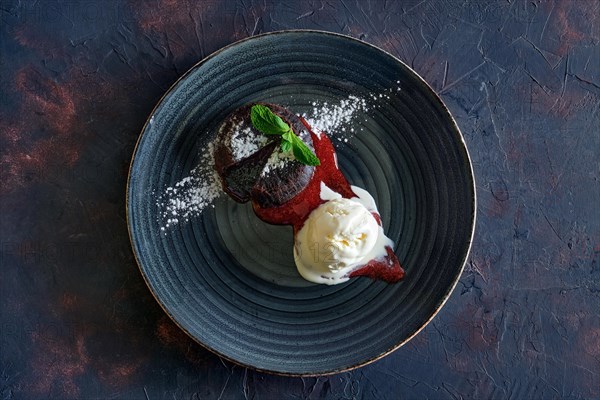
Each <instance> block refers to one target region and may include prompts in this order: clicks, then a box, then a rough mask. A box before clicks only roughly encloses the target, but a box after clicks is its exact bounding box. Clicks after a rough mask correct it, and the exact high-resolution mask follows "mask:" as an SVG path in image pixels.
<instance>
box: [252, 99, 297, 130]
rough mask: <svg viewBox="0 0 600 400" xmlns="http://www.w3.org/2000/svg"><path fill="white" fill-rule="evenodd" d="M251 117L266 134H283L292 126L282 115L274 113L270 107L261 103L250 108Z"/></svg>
mask: <svg viewBox="0 0 600 400" xmlns="http://www.w3.org/2000/svg"><path fill="white" fill-rule="evenodd" d="M250 119H251V120H252V125H254V127H255V128H256V129H258V130H259V131H261V132H262V133H264V134H265V135H282V134H284V133H286V132H288V131H291V128H290V126H289V125H288V124H286V123H285V122H284V121H283V120H282V119H281V117H279V116H278V115H276V114H275V113H273V111H271V109H269V107H266V106H263V105H261V104H255V105H253V106H252V109H251V110H250Z"/></svg>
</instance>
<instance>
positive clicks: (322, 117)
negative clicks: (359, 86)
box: [304, 96, 369, 135]
mask: <svg viewBox="0 0 600 400" xmlns="http://www.w3.org/2000/svg"><path fill="white" fill-rule="evenodd" d="M312 106H313V112H312V116H307V115H304V118H305V119H306V122H308V123H309V124H310V126H311V127H312V128H313V130H314V131H315V133H317V131H318V132H319V133H318V134H319V135H320V133H321V132H326V133H327V134H330V135H334V134H335V131H336V130H337V129H338V128H340V127H341V126H342V125H345V124H349V123H350V121H352V117H353V115H354V114H355V113H356V112H357V111H361V112H366V111H368V110H369V105H368V104H367V101H366V100H365V99H363V98H360V97H356V96H348V98H346V99H343V100H341V101H340V102H339V104H328V103H327V102H325V103H323V104H322V105H320V104H319V103H317V102H313V103H312Z"/></svg>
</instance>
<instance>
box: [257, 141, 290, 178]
mask: <svg viewBox="0 0 600 400" xmlns="http://www.w3.org/2000/svg"><path fill="white" fill-rule="evenodd" d="M295 159H296V158H295V157H294V153H293V152H292V151H285V152H284V151H281V148H279V149H278V150H276V151H274V152H273V153H271V156H270V157H269V159H268V160H267V163H266V164H265V167H264V168H263V170H262V172H261V173H260V175H261V176H265V175H267V174H268V173H269V172H271V171H273V170H276V169H281V168H283V167H285V166H286V165H287V163H289V162H290V161H292V160H295Z"/></svg>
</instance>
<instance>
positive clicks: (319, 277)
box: [294, 198, 380, 284]
mask: <svg viewBox="0 0 600 400" xmlns="http://www.w3.org/2000/svg"><path fill="white" fill-rule="evenodd" d="M379 228H380V227H379V225H378V224H377V221H376V220H375V218H374V217H373V215H372V214H371V212H370V211H369V210H368V209H367V208H366V207H365V206H364V205H363V204H361V203H359V202H357V201H354V200H350V199H345V198H337V199H333V200H330V201H327V202H325V203H323V204H321V205H320V206H319V207H317V208H316V209H315V210H313V211H312V212H311V213H310V215H309V217H308V219H307V220H306V221H305V223H304V226H303V227H302V228H301V229H300V231H299V232H298V234H297V237H296V245H295V247H294V258H295V261H296V266H297V267H298V271H299V272H300V274H301V275H302V277H304V279H306V280H309V281H311V282H315V283H329V284H331V283H334V282H332V281H336V280H337V281H344V280H346V279H347V273H348V272H349V271H351V270H352V267H354V266H356V265H357V264H358V263H359V262H361V261H362V260H363V259H364V257H365V256H366V255H367V254H368V253H369V252H370V251H371V249H373V247H374V246H375V243H376V242H377V238H378V235H379Z"/></svg>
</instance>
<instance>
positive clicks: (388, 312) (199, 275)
mask: <svg viewBox="0 0 600 400" xmlns="http://www.w3.org/2000/svg"><path fill="white" fill-rule="evenodd" d="M397 82H400V83H397ZM398 87H400V88H401V90H397V89H398ZM378 93H386V94H388V95H389V99H385V101H383V100H380V101H378V107H377V108H375V109H371V110H370V111H368V112H366V113H364V114H359V115H355V118H354V121H355V122H356V125H355V128H356V129H355V130H359V129H360V128H362V129H363V130H362V131H361V132H358V133H357V134H356V135H355V136H354V137H353V138H351V139H350V141H349V142H348V143H343V142H342V143H340V144H339V146H338V149H337V151H338V159H339V164H340V168H341V169H342V171H343V172H344V173H345V174H346V176H347V178H348V179H349V180H350V182H351V183H352V184H354V185H357V186H361V187H363V188H365V189H367V190H368V191H369V192H370V193H371V194H372V195H373V196H374V197H375V199H376V201H377V203H378V207H379V211H380V213H381V215H382V217H383V223H384V227H385V230H386V232H387V234H388V236H389V237H390V238H391V239H392V240H394V241H395V243H396V249H395V251H396V254H397V255H398V258H399V259H400V261H401V263H402V264H403V266H404V267H405V269H406V278H405V280H404V281H403V282H402V283H399V284H394V285H387V284H385V283H382V282H374V281H371V280H369V279H366V278H358V279H352V280H351V281H350V282H348V283H346V284H342V285H338V286H331V287H330V286H324V285H312V284H309V283H307V282H305V281H303V280H302V279H301V278H300V277H299V275H298V274H297V272H296V269H295V266H294V261H293V256H292V230H291V228H290V227H281V226H271V225H268V224H265V223H263V222H261V221H260V220H258V218H257V217H256V216H255V215H254V214H253V212H252V210H251V207H250V206H249V205H239V204H236V203H235V202H233V201H231V200H229V199H228V198H226V197H224V198H222V199H219V200H218V201H217V202H216V203H215V207H214V208H210V207H209V208H207V209H206V210H205V211H204V213H203V214H202V215H201V216H200V217H198V218H194V219H192V220H191V221H190V222H189V223H185V224H179V225H177V226H175V227H172V228H170V229H168V230H167V233H166V234H165V233H164V232H161V231H160V222H159V221H160V219H159V218H158V216H159V213H160V212H161V208H160V207H159V206H158V205H157V204H156V199H155V195H156V193H160V192H161V191H163V190H164V188H166V187H168V186H173V185H174V184H175V183H176V182H178V181H179V180H180V179H182V178H183V177H185V176H187V175H189V172H190V170H191V169H193V168H194V167H195V166H196V165H197V164H198V163H199V153H200V152H201V151H202V149H203V148H204V146H205V145H206V143H207V142H208V141H210V140H211V139H212V137H213V133H212V132H214V128H215V126H216V125H217V124H218V123H219V122H220V121H222V119H223V118H224V117H225V116H226V115H227V114H228V113H229V112H231V111H232V110H234V109H235V108H237V107H239V106H241V105H243V104H245V103H248V102H254V101H258V100H262V101H268V102H272V103H279V104H282V105H285V106H288V107H289V108H290V109H291V110H292V111H295V112H297V113H302V112H306V111H309V110H311V109H312V106H311V103H312V102H313V101H319V102H321V103H322V102H325V101H327V102H329V103H337V102H339V101H340V100H341V99H344V98H346V97H347V96H348V95H355V96H358V97H364V98H369V97H370V96H371V94H378ZM127 200H128V212H127V213H128V224H129V230H130V236H131V241H132V245H133V249H134V252H135V255H136V258H137V261H138V263H139V266H140V269H141V272H142V274H143V276H144V278H145V279H146V281H147V283H148V286H149V287H150V289H151V291H152V292H153V294H154V295H155V297H156V299H157V301H158V302H159V303H160V304H161V306H162V307H163V308H164V309H165V311H166V312H167V313H168V314H169V315H170V316H171V318H173V320H174V321H175V322H176V323H177V324H178V325H179V326H180V327H181V328H182V329H184V330H185V331H186V332H187V333H188V334H189V335H190V336H192V337H193V338H194V339H196V340H197V341H198V342H200V343H201V344H203V345H204V346H206V347H207V348H208V349H210V350H212V351H214V352H216V353H218V354H220V355H221V356H223V357H225V358H228V359H230V360H232V361H234V362H237V363H239V364H242V365H246V366H249V367H252V368H256V369H260V370H266V371H271V372H276V373H283V374H294V375H316V374H325V373H332V372H338V371H342V370H345V369H349V368H353V367H356V366H360V365H363V364H365V363H367V362H369V361H372V360H374V359H377V358H379V357H380V356H382V355H384V354H386V353H388V352H390V351H392V350H394V349H395V348H397V347H398V346H400V345H401V344H403V343H404V342H405V341H407V340H408V339H410V338H411V337H412V336H413V335H414V334H415V333H416V332H418V331H419V330H420V329H421V328H422V327H424V326H425V324H427V322H428V321H429V320H430V319H431V318H432V317H433V315H435V313H436V312H437V311H438V310H439V308H440V307H441V306H442V305H443V303H444V302H445V300H446V299H447V297H448V296H449V294H450V292H451V290H452V289H453V288H454V285H455V284H456V282H457V280H458V278H459V276H460V273H461V271H462V268H463V265H464V262H465V259H466V257H467V253H468V251H469V247H470V242H471V239H472V233H473V226H474V218H475V194H474V183H473V177H472V172H471V167H470V163H469V159H468V155H467V151H466V149H465V146H464V143H463V140H462V137H461V135H460V132H459V131H458V129H457V127H456V125H455V123H454V121H453V120H452V118H451V116H450V114H449V113H448V111H447V109H446V108H445V106H444V105H443V104H442V102H441V100H440V99H439V98H438V97H437V96H436V95H435V94H434V93H433V91H432V90H431V89H430V88H429V87H428V86H427V84H426V83H425V82H424V81H423V80H422V79H421V78H420V77H418V76H417V75H416V74H415V73H414V72H413V71H412V70H411V69H410V68H408V67H407V66H406V65H404V64H403V63H401V62H400V61H399V60H397V59H395V58H394V57H392V56H391V55H389V54H387V53H385V52H383V51H381V50H379V49H377V48H375V47H373V46H371V45H368V44H366V43H364V42H361V41H358V40H356V39H352V38H349V37H345V36H340V35H334V34H329V33H324V32H315V31H289V32H276V33H271V34H266V35H262V36H256V37H253V38H251V39H247V40H244V41H241V42H238V43H235V44H234V45H231V46H229V47H226V48H224V49H222V50H220V51H218V52H217V53H215V54H213V55H211V56H210V57H208V58H206V59H205V60H203V61H202V62H200V63H199V64H197V65H196V66H195V67H194V68H192V69H191V70H190V71H189V72H188V73H186V74H185V75H184V77H183V78H182V79H180V80H179V81H178V82H177V83H176V84H175V85H174V86H173V87H172V88H171V89H170V90H169V92H168V93H167V94H166V95H165V97H163V99H162V100H161V102H160V103H159V104H158V105H157V107H156V109H155V110H154V112H153V118H152V123H147V124H146V126H145V127H144V130H143V132H142V134H141V136H140V139H139V142H138V145H137V148H136V150H135V153H134V156H133V161H132V165H131V170H130V176H129V184H128V192H127Z"/></svg>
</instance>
